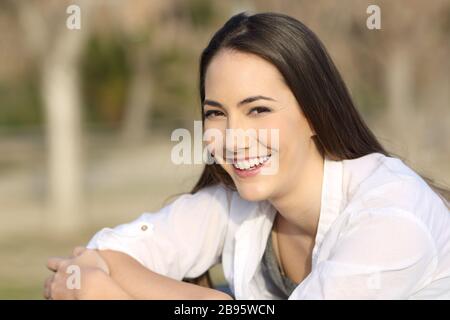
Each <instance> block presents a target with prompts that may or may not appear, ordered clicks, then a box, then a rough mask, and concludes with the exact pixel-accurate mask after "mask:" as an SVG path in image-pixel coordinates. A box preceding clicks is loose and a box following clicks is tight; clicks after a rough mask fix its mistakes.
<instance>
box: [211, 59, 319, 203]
mask: <svg viewBox="0 0 450 320" xmlns="http://www.w3.org/2000/svg"><path fill="white" fill-rule="evenodd" d="M253 97H255V98H253ZM203 107H204V109H203V112H204V114H205V128H204V129H205V131H207V130H209V129H217V130H219V131H220V132H221V133H222V136H223V137H226V140H225V141H223V142H218V141H212V142H211V143H209V144H208V148H209V150H210V151H211V152H212V153H213V154H214V156H215V158H216V160H218V162H219V163H220V165H221V166H222V167H223V168H224V169H225V171H226V172H227V173H228V174H229V175H230V176H231V178H232V179H233V181H234V183H235V185H236V187H237V190H238V192H239V194H240V196H241V197H242V198H244V199H246V200H249V201H260V200H268V199H271V198H274V197H277V196H280V195H282V194H283V193H284V192H288V191H289V190H292V188H293V186H295V184H296V183H298V182H299V181H300V180H299V179H302V167H304V164H305V161H307V160H308V156H309V155H311V153H312V152H317V149H316V146H315V144H314V142H313V140H312V139H311V137H312V135H313V134H314V133H313V131H312V129H311V127H310V126H309V124H308V121H307V120H306V118H305V117H304V115H303V113H302V112H301V109H300V106H299V105H298V103H297V100H296V99H295V97H294V95H293V93H292V92H291V90H290V89H289V87H288V86H287V85H286V84H285V82H284V80H283V77H282V75H281V74H280V72H279V71H278V70H277V68H276V67H275V66H273V65H272V64H271V63H269V62H267V61H266V60H264V59H262V58H260V57H259V56H257V55H253V54H249V53H243V52H238V51H231V50H222V51H220V52H219V53H218V54H217V55H216V56H215V57H214V58H213V59H212V61H211V63H210V65H209V67H208V68H207V71H206V76H205V102H204V105H203ZM230 129H232V130H231V131H230ZM239 129H240V130H239ZM260 129H266V130H265V131H264V130H262V131H261V130H260ZM272 130H274V131H272ZM227 131H228V132H227ZM216 132H218V131H216ZM242 132H247V134H245V135H244V136H245V139H241V140H240V139H237V138H232V137H233V133H235V134H236V135H237V136H239V134H241V135H240V136H241V137H242ZM250 132H253V133H256V134H250ZM258 132H259V133H260V134H258ZM276 133H278V139H277V135H276ZM235 137H236V136H235ZM219 151H220V152H219ZM250 166H252V167H250ZM249 167H250V168H249Z"/></svg>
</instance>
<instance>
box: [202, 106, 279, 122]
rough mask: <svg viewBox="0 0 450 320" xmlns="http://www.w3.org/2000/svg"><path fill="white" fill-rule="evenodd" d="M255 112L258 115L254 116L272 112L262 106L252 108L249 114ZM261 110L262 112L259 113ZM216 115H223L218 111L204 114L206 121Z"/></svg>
mask: <svg viewBox="0 0 450 320" xmlns="http://www.w3.org/2000/svg"><path fill="white" fill-rule="evenodd" d="M255 110H257V111H259V112H258V113H256V115H258V114H261V113H264V112H270V111H272V110H271V109H269V108H267V107H262V106H260V107H253V108H252V109H251V110H250V112H249V114H252V112H253V111H255ZM261 110H262V111H261ZM218 115H223V112H222V111H219V110H208V111H206V112H205V118H208V119H209V118H210V117H211V116H218Z"/></svg>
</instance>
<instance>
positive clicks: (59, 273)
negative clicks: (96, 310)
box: [44, 248, 232, 300]
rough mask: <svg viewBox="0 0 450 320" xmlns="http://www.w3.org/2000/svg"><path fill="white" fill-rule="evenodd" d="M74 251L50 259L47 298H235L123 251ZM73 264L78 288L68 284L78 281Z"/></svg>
mask: <svg viewBox="0 0 450 320" xmlns="http://www.w3.org/2000/svg"><path fill="white" fill-rule="evenodd" d="M76 251H78V252H77V253H75V252H76ZM74 254H75V257H72V258H68V259H63V258H51V259H49V261H48V263H47V266H48V268H49V269H50V270H52V271H54V272H55V273H54V274H53V275H51V276H50V277H49V278H48V279H47V280H46V282H45V291H44V296H45V298H46V299H161V300H164V299H170V300H180V299H186V300H188V299H189V300H190V299H192V300H202V299H210V300H229V299H232V298H231V297H230V296H229V295H227V294H225V293H223V292H221V291H218V290H214V289H210V288H205V287H201V286H197V285H195V284H190V283H187V282H183V281H177V280H174V279H171V278H169V277H166V276H162V275H160V274H157V273H155V272H152V271H151V270H149V269H147V268H145V267H144V266H142V265H141V264H140V263H139V262H137V261H136V260H135V259H133V258H132V257H130V256H128V255H127V254H124V253H121V252H117V251H112V250H104V251H98V250H82V251H80V249H79V248H77V249H75V251H74ZM73 266H78V270H79V273H80V274H79V276H80V277H79V279H80V287H79V288H77V289H76V290H74V288H69V286H68V284H70V283H72V285H76V282H74V281H73V280H76V278H74V277H75V276H76V275H75V274H73V270H74V269H69V267H72V268H73ZM70 270H72V271H70ZM69 271H70V272H69ZM70 278H72V279H70ZM72 287H73V286H72Z"/></svg>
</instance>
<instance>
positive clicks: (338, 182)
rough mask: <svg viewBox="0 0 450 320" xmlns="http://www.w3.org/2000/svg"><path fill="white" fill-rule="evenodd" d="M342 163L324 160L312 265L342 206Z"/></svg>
mask: <svg viewBox="0 0 450 320" xmlns="http://www.w3.org/2000/svg"><path fill="white" fill-rule="evenodd" d="M342 171H343V168H342V161H333V160H331V159H329V158H327V157H325V158H324V169H323V180H322V196H321V203H320V215H319V224H318V227H317V234H316V238H315V244H314V248H313V254H312V255H313V265H314V264H315V258H316V257H317V253H318V250H319V248H320V245H321V244H322V241H323V238H324V237H325V235H326V233H327V232H328V230H329V229H330V227H331V225H332V224H333V222H334V221H335V220H336V218H337V217H338V215H339V213H340V211H341V206H342V193H343V190H342V177H343V172H342Z"/></svg>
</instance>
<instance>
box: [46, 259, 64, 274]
mask: <svg viewBox="0 0 450 320" xmlns="http://www.w3.org/2000/svg"><path fill="white" fill-rule="evenodd" d="M65 260H67V259H66V258H60V257H52V258H49V259H48V260H47V268H48V269H50V270H51V271H55V272H56V271H58V269H59V267H60V265H61V263H62V262H64V261H65Z"/></svg>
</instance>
